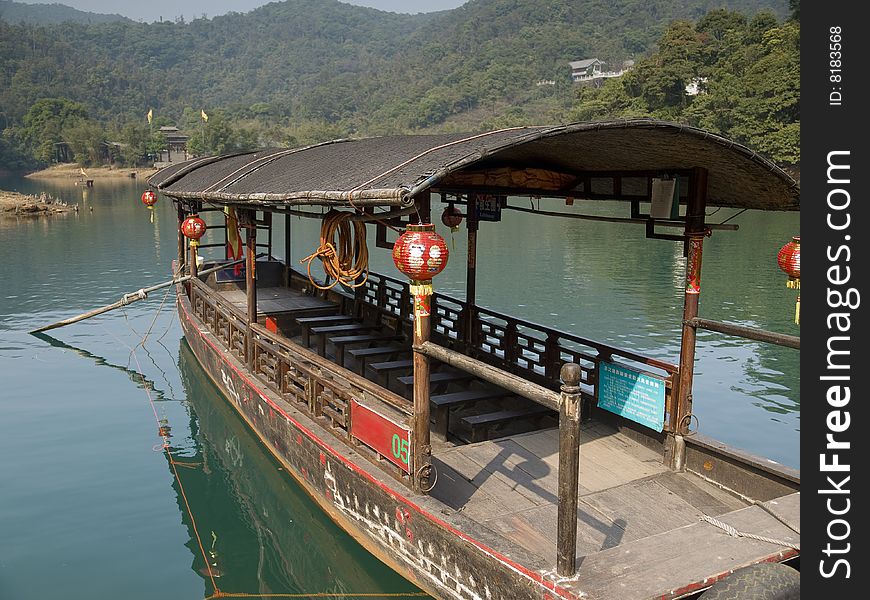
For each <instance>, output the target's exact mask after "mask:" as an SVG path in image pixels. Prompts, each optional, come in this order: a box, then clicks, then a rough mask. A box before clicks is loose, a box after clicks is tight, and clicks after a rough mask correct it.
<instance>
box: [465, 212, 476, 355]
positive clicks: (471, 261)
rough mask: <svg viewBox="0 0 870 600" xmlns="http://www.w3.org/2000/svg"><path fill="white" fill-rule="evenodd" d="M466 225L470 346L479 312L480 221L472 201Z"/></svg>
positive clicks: (467, 308) (466, 332) (472, 341)
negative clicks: (478, 260)
mask: <svg viewBox="0 0 870 600" xmlns="http://www.w3.org/2000/svg"><path fill="white" fill-rule="evenodd" d="M466 213H467V215H466V220H465V226H466V227H467V228H468V263H467V266H466V268H465V303H466V307H465V331H464V332H463V334H464V336H465V343H466V344H467V345H468V346H469V347H470V346H472V345H473V343H474V339H473V334H474V319H475V315H476V314H477V310H476V308H475V303H476V301H477V298H476V296H477V290H476V286H477V230H478V228H479V223H478V221H477V214H476V213H475V207H474V204H473V202H472V201H469V202H468V206H467V210H466Z"/></svg>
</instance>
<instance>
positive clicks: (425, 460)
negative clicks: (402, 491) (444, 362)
mask: <svg viewBox="0 0 870 600" xmlns="http://www.w3.org/2000/svg"><path fill="white" fill-rule="evenodd" d="M431 299H432V296H415V297H414V328H413V330H414V338H413V339H414V348H417V347H419V346H420V345H421V344H422V343H423V342H428V341H429V336H430V333H431V328H430V327H431V324H430V320H429V312H430V306H429V302H430V301H431ZM429 372H430V369H429V357H428V356H426V355H425V354H423V353H422V352H420V351H419V350H416V349H415V350H414V417H413V421H412V422H413V429H414V436H413V440H414V447H413V448H412V450H411V457H412V460H411V478H412V484H413V487H414V491H417V492H423V491H428V487H429V485H430V482H429V473H430V470H431V467H430V462H431V458H432V446H431V442H430V438H429Z"/></svg>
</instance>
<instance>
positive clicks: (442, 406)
mask: <svg viewBox="0 0 870 600" xmlns="http://www.w3.org/2000/svg"><path fill="white" fill-rule="evenodd" d="M510 395H511V393H510V392H508V391H506V390H503V389H501V388H483V389H479V390H464V391H462V392H452V393H450V394H439V395H437V396H432V397H431V398H429V402H430V404H431V405H432V416H433V417H434V420H435V426H434V428H433V433H435V434H436V435H438V436H439V437H440V438H442V439H447V431H448V429H449V428H450V408H451V407H455V406H465V405H467V404H473V403H475V402H480V401H481V400H492V399H494V398H503V397H505V396H510Z"/></svg>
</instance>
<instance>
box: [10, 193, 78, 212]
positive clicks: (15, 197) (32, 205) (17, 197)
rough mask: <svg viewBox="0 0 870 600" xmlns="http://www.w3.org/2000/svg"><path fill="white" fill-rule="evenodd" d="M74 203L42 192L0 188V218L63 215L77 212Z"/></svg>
mask: <svg viewBox="0 0 870 600" xmlns="http://www.w3.org/2000/svg"><path fill="white" fill-rule="evenodd" d="M78 210H79V207H78V206H77V205H75V204H67V203H66V202H64V201H63V200H58V199H57V198H53V197H52V196H51V195H49V194H46V193H42V194H40V195H39V196H34V195H31V194H21V193H19V192H8V191H6V190H0V218H7V217H8V218H16V217H41V216H43V215H63V214H69V213H72V212H78Z"/></svg>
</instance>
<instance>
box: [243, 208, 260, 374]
mask: <svg viewBox="0 0 870 600" xmlns="http://www.w3.org/2000/svg"><path fill="white" fill-rule="evenodd" d="M242 214H243V215H244V227H245V245H246V254H245V291H246V292H247V300H248V302H247V304H248V328H247V329H248V331H247V339H248V343H247V346H246V353H247V357H246V358H247V360H248V367H249V368H251V369H252V370H253V366H254V334H253V331H252V330H251V325H253V324H254V323H256V322H257V273H256V266H257V223H256V213H254V211H252V210H245V211H243V212H242Z"/></svg>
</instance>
